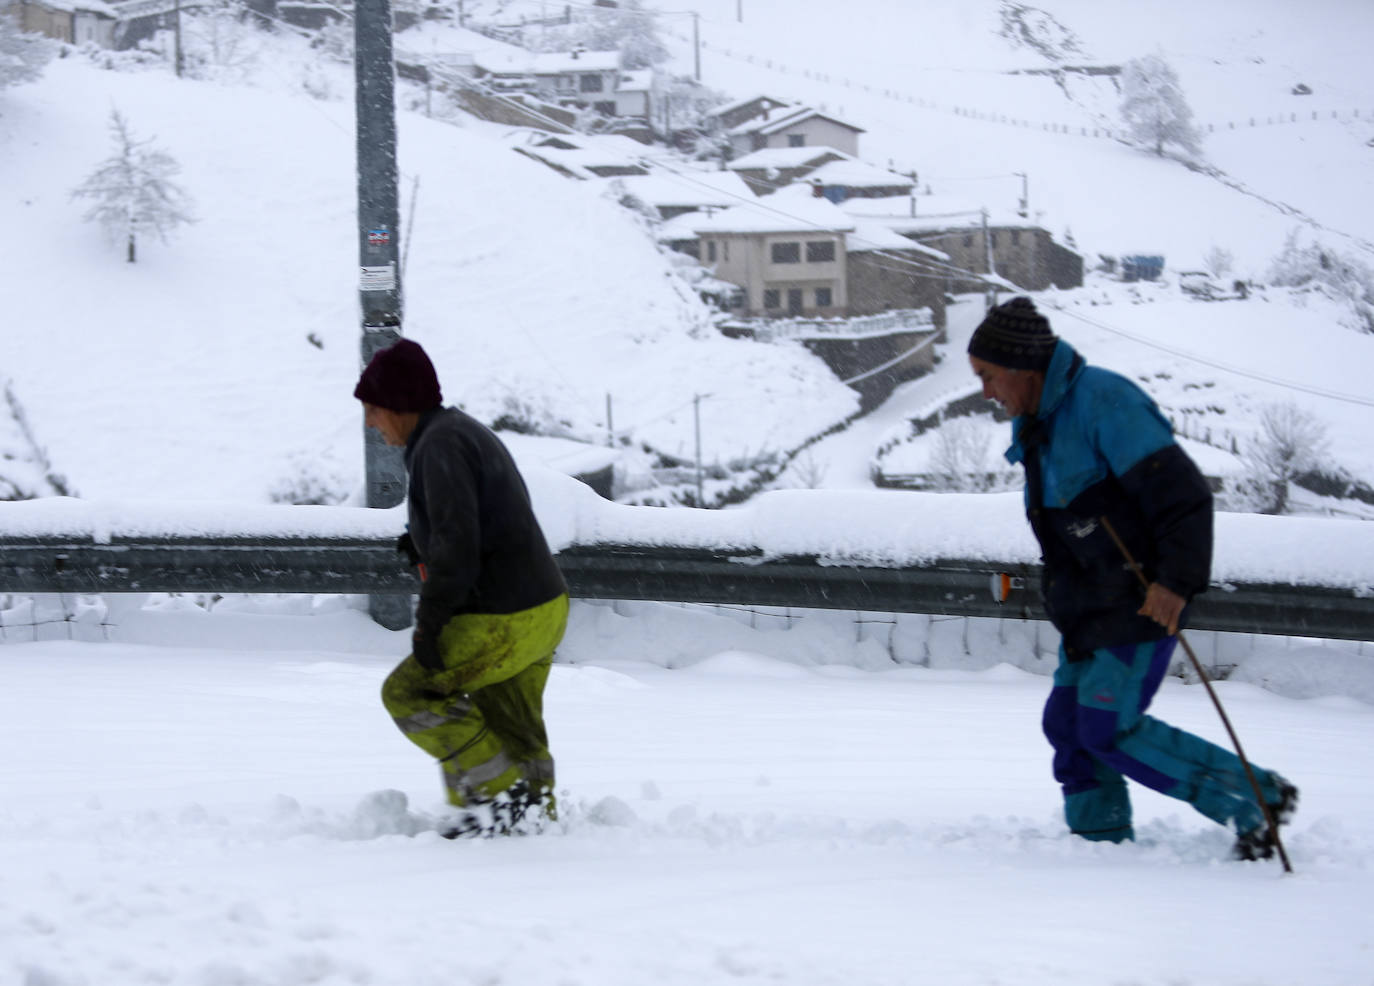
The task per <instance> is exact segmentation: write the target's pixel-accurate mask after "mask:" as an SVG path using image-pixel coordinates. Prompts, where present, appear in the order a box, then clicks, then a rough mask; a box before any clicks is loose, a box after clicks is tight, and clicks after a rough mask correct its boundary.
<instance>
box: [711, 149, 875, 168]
mask: <svg viewBox="0 0 1374 986" xmlns="http://www.w3.org/2000/svg"><path fill="white" fill-rule="evenodd" d="M827 154H829V155H831V156H832V157H837V158H841V159H850V158H849V155H848V154H845V153H844V152H843V151H837V150H835V148H833V147H825V146H823V145H819V144H818V145H816V146H813V147H765V148H764V149H763V150H761V151H754V152H753V153H752V154H746V155H744V157H741V158H736V159H735V160H733V161H731V162H730V164H729V165H728V167H729V168H730V170H731V171H762V170H766V169H768V168H800V167H802V166H803V165H806V164H810V163H811V162H812V161H815V160H817V159H818V158H822V157H825V156H826V155H827Z"/></svg>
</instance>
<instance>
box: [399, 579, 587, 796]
mask: <svg viewBox="0 0 1374 986" xmlns="http://www.w3.org/2000/svg"><path fill="white" fill-rule="evenodd" d="M567 625H568V597H567V596H566V595H561V596H558V597H556V598H554V599H551V600H549V601H548V602H546V603H543V604H541V605H539V606H535V607H533V608H531V609H525V610H521V611H519V612H517V613H463V614H461V615H459V616H455V617H454V618H453V619H452V620H450V621H449V622H448V623H447V624H445V626H444V629H443V631H442V632H441V633H440V635H439V654H440V656H441V658H442V659H443V662H444V670H443V671H437V672H436V671H429V670H427V669H426V668H424V667H422V666H421V665H420V663H419V662H418V661H416V660H415V656H414V655H413V654H412V655H410V656H409V657H407V658H406V659H405V660H403V661H402V662H401V663H400V664H398V665H397V666H396V669H395V670H394V671H392V672H391V674H390V675H389V676H388V677H387V679H386V683H385V684H383V685H382V704H383V705H385V706H386V710H387V712H389V713H390V714H391V718H392V719H394V720H395V721H396V725H397V726H399V727H400V730H401V732H402V733H404V734H405V735H406V737H407V738H408V739H409V740H410V741H411V742H412V743H414V744H415V745H416V746H418V747H419V748H420V749H422V750H424V751H425V752H426V753H428V754H430V755H431V756H433V757H435V758H436V759H438V761H439V766H440V768H441V770H442V771H443V777H444V788H445V790H446V791H447V793H448V800H449V803H450V804H453V805H456V806H458V807H463V806H465V805H470V804H480V803H483V802H486V801H490V800H491V799H493V798H494V797H496V796H497V795H499V794H501V793H502V792H503V791H507V790H509V789H510V787H511V786H512V785H514V784H516V783H517V782H519V781H522V780H523V781H525V782H526V784H527V785H528V787H529V793H530V794H531V795H534V796H542V804H543V808H544V811H545V813H546V814H547V815H548V816H549V817H553V812H554V800H553V784H554V776H553V755H552V754H550V753H549V740H548V734H547V732H546V731H545V729H544V683H545V682H546V681H547V680H548V677H549V668H550V667H551V666H552V664H553V652H554V649H555V648H556V647H557V646H558V643H559V641H561V640H562V639H563V632H564V630H565V629H566V628H567Z"/></svg>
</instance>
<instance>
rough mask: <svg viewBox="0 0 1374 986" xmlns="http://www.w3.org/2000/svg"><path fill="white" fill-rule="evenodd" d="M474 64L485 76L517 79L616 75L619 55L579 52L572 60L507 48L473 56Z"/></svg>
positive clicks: (561, 53)
mask: <svg viewBox="0 0 1374 986" xmlns="http://www.w3.org/2000/svg"><path fill="white" fill-rule="evenodd" d="M473 60H474V62H475V63H476V64H477V66H478V67H479V68H481V69H483V70H485V71H487V72H492V73H497V74H504V75H510V74H520V75H562V74H564V73H570V72H618V71H620V52H618V51H583V52H580V53H578V55H577V56H576V57H574V56H573V54H572V53H571V52H566V51H545V52H528V51H524V50H523V49H520V48H514V47H511V46H503V47H494V48H490V49H483V50H478V51H476V52H474V57H473Z"/></svg>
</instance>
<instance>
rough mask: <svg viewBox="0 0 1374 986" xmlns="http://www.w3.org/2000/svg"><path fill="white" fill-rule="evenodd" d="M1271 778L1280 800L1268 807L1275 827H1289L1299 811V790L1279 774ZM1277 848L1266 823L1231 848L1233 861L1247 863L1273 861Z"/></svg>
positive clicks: (1238, 837) (1243, 833)
mask: <svg viewBox="0 0 1374 986" xmlns="http://www.w3.org/2000/svg"><path fill="white" fill-rule="evenodd" d="M1271 776H1272V777H1273V779H1274V786H1275V787H1276V788H1278V792H1279V800H1278V801H1273V802H1269V803H1268V804H1267V805H1266V807H1267V808H1268V809H1269V815H1270V817H1271V818H1273V820H1274V824H1275V825H1287V824H1288V822H1289V821H1290V820H1291V819H1292V817H1293V815H1294V813H1295V812H1296V811H1297V810H1298V789H1297V787H1295V786H1294V785H1293V784H1292V783H1291V782H1289V781H1288V780H1287V779H1285V778H1283V777H1282V776H1280V775H1278V774H1273V775H1271ZM1275 848H1276V847H1275V844H1274V833H1273V832H1272V831H1270V829H1269V825H1268V823H1266V824H1264V825H1261V826H1260V827H1259V828H1257V829H1251V830H1250V831H1249V832H1242V833H1241V834H1240V835H1239V836H1237V837H1236V844H1235V845H1234V846H1232V847H1231V856H1232V858H1233V859H1241V860H1247V861H1248V860H1255V859H1273V858H1274V850H1275Z"/></svg>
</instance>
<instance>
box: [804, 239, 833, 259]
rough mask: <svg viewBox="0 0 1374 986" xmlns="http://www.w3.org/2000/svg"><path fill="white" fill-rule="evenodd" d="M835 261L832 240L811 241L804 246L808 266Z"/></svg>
mask: <svg viewBox="0 0 1374 986" xmlns="http://www.w3.org/2000/svg"><path fill="white" fill-rule="evenodd" d="M834 259H835V241H834V240H813V241H812V242H810V243H808V244H806V262H807V263H808V264H823V263H829V262H830V261H832V260H834Z"/></svg>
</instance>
